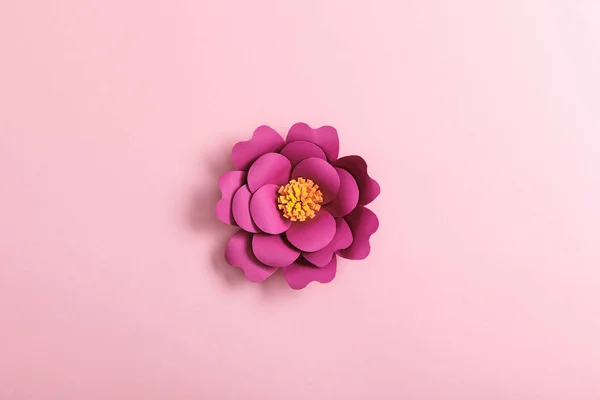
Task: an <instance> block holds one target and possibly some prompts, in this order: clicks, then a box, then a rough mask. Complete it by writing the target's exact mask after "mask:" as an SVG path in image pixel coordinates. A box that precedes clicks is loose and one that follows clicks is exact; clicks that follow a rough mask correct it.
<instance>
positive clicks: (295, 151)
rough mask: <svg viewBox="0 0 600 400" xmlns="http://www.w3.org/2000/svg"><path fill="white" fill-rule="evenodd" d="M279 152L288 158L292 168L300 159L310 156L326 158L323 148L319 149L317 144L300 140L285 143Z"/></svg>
mask: <svg viewBox="0 0 600 400" xmlns="http://www.w3.org/2000/svg"><path fill="white" fill-rule="evenodd" d="M280 154H282V155H284V156H286V157H287V158H288V160H290V162H291V163H292V168H294V167H295V166H296V164H298V163H299V162H300V161H302V160H305V159H307V158H310V157H316V158H322V159H323V160H326V159H327V157H326V156H325V153H323V150H321V148H320V147H319V146H317V145H316V144H314V143H310V142H305V141H302V140H299V141H297V142H292V143H289V144H286V145H285V147H284V148H283V149H282V150H281V152H280Z"/></svg>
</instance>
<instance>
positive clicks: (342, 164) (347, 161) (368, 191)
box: [334, 156, 381, 206]
mask: <svg viewBox="0 0 600 400" xmlns="http://www.w3.org/2000/svg"><path fill="white" fill-rule="evenodd" d="M334 165H335V166H336V167H339V168H343V169H345V170H346V171H348V172H350V174H351V175H352V176H353V177H354V179H355V180H356V183H357V184H358V189H359V191H360V196H359V198H358V204H362V205H363V206H365V205H367V204H369V203H370V202H372V201H373V200H375V198H376V197H377V196H379V193H380V192H381V189H380V188H379V184H378V183H377V181H375V179H373V178H371V177H370V176H369V174H368V173H367V163H366V162H365V160H363V158H362V157H360V156H346V157H342V158H340V159H339V160H337V161H336V162H334Z"/></svg>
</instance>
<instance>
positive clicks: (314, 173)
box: [248, 157, 340, 204]
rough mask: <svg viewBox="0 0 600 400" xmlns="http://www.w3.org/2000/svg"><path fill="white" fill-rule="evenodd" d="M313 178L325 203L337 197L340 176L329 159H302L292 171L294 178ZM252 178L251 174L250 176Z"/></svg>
mask: <svg viewBox="0 0 600 400" xmlns="http://www.w3.org/2000/svg"><path fill="white" fill-rule="evenodd" d="M298 177H302V178H305V179H312V180H313V182H315V183H316V184H317V185H319V189H320V190H321V192H322V193H323V204H327V203H329V202H331V201H332V200H333V199H335V196H337V194H338V191H339V190H340V176H339V175H338V173H337V171H336V170H335V168H333V167H332V166H331V164H329V163H328V162H327V161H325V160H322V159H320V158H316V157H311V158H307V159H306V160H302V161H300V163H298V165H296V168H294V170H293V171H292V179H296V178H298ZM248 179H250V176H248Z"/></svg>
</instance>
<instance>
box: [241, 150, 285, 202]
mask: <svg viewBox="0 0 600 400" xmlns="http://www.w3.org/2000/svg"><path fill="white" fill-rule="evenodd" d="M291 170H292V164H290V160H288V159H287V158H286V157H284V156H282V155H281V154H279V153H267V154H264V155H262V156H260V157H259V158H258V160H256V161H255V162H254V164H252V166H251V167H250V169H249V170H248V188H249V189H250V191H251V192H252V193H254V192H256V190H258V188H260V187H261V186H263V185H266V184H267V183H275V184H277V185H278V186H281V185H285V184H286V183H288V182H289V180H290V172H291Z"/></svg>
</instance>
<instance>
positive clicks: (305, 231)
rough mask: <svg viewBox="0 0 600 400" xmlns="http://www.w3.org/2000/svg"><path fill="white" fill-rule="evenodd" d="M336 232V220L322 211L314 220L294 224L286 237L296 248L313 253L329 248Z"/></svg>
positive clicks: (318, 212)
mask: <svg viewBox="0 0 600 400" xmlns="http://www.w3.org/2000/svg"><path fill="white" fill-rule="evenodd" d="M259 226H260V225H259ZM335 231H336V223H335V218H333V216H332V215H331V214H330V213H329V212H327V211H326V210H320V211H317V213H316V216H315V217H314V218H313V219H307V220H306V221H302V222H295V223H293V224H292V225H291V226H290V228H289V229H288V230H287V232H286V233H285V235H286V236H287V238H288V240H289V241H290V243H291V244H293V245H294V246H295V247H296V248H298V249H300V250H302V251H311V252H312V251H317V250H321V249H322V248H323V247H325V246H327V245H328V244H329V242H331V240H332V239H333V237H334V236H335Z"/></svg>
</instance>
